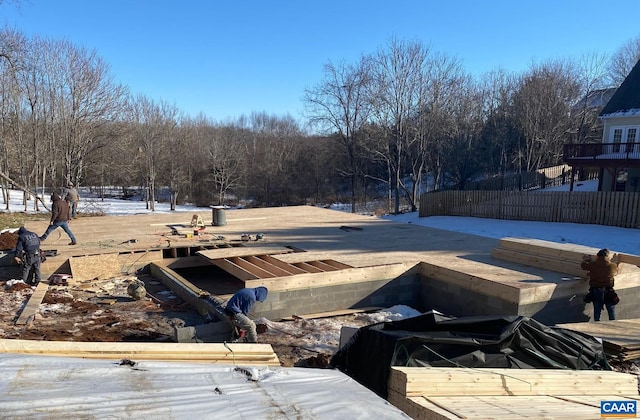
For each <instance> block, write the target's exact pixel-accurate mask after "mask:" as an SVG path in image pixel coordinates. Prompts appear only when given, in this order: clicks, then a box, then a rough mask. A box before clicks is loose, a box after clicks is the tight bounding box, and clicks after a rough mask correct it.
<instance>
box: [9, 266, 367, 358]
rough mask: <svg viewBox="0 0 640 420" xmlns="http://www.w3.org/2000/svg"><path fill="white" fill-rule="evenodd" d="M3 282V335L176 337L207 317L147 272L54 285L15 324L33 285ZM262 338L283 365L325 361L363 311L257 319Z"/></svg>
mask: <svg viewBox="0 0 640 420" xmlns="http://www.w3.org/2000/svg"><path fill="white" fill-rule="evenodd" d="M136 279H140V280H142V281H143V282H144V283H145V288H146V289H147V292H148V294H147V297H146V298H144V299H142V300H135V299H133V298H132V297H130V296H129V295H128V293H127V287H128V285H129V284H130V283H131V282H133V281H135V280H136ZM0 285H3V287H0V338H10V339H29V340H50V341H98V342H99V341H104V342H108V341H111V342H121V341H129V342H131V341H138V342H151V341H154V342H158V341H160V342H163V341H164V342H173V341H175V338H174V337H175V334H174V331H175V328H176V327H186V326H194V325H200V324H205V323H207V320H206V319H205V318H204V317H203V316H201V315H200V314H199V313H198V312H196V311H195V310H193V309H192V308H190V307H189V306H188V305H187V304H186V303H185V302H183V301H182V299H180V298H179V297H177V296H176V295H174V294H173V293H172V292H171V291H170V290H169V289H167V288H166V287H165V286H164V285H162V283H160V282H159V281H157V280H155V279H153V278H152V277H150V276H148V275H140V276H128V277H121V278H112V279H107V280H92V281H87V282H80V283H78V284H74V283H73V282H71V283H70V284H68V285H61V286H54V285H50V286H49V289H48V290H47V292H46V294H45V296H44V298H43V300H42V303H41V304H40V307H39V310H38V313H37V314H36V316H35V319H34V320H33V321H32V322H30V323H28V324H27V325H15V321H16V320H17V319H18V317H19V315H20V312H21V311H22V309H23V308H24V306H25V305H26V304H27V302H28V300H29V298H30V297H31V295H32V294H33V291H34V288H32V287H30V286H28V285H26V284H24V283H23V282H21V281H19V280H9V281H5V282H4V284H3V283H0ZM256 323H257V324H258V332H259V339H258V341H259V342H260V343H266V344H271V345H272V347H273V349H274V352H275V353H276V354H277V355H278V358H279V359H280V363H281V365H282V366H286V367H291V366H300V367H316V368H322V367H326V366H327V365H328V363H329V361H330V359H331V356H332V355H333V353H335V351H336V350H337V349H338V345H339V338H340V328H341V326H342V325H345V324H346V325H351V326H362V325H366V324H368V323H371V321H370V320H367V319H366V318H364V317H362V316H360V317H359V316H358V315H348V316H343V317H340V318H333V319H318V320H304V319H296V320H294V321H290V322H273V321H270V320H266V319H258V320H256Z"/></svg>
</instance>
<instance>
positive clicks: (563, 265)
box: [491, 248, 587, 277]
mask: <svg viewBox="0 0 640 420" xmlns="http://www.w3.org/2000/svg"><path fill="white" fill-rule="evenodd" d="M491 256H492V257H493V258H496V259H499V260H503V261H511V262H515V263H518V264H523V265H528V266H530V267H538V268H543V269H545V270H549V271H555V272H558V273H562V274H571V275H573V276H578V277H586V276H587V272H586V271H585V270H583V269H582V268H581V267H580V262H581V261H582V259H580V260H578V261H575V260H574V261H563V260H558V259H553V258H549V257H545V256H541V255H536V254H529V253H525V252H521V251H514V250H510V249H502V248H494V249H493V250H492V251H491Z"/></svg>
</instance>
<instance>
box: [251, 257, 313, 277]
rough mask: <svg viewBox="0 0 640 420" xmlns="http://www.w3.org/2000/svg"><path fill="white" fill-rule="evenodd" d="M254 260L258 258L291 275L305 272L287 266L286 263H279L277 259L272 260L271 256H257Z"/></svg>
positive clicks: (293, 266) (290, 265)
mask: <svg viewBox="0 0 640 420" xmlns="http://www.w3.org/2000/svg"><path fill="white" fill-rule="evenodd" d="M256 258H259V259H261V260H263V261H265V262H266V263H267V264H270V265H274V266H276V267H278V268H280V269H281V270H283V271H285V272H287V273H289V274H291V275H293V274H304V273H306V271H304V270H302V269H301V268H299V267H296V266H295V265H293V264H289V263H288V262H285V261H281V260H280V259H278V258H274V257H272V256H271V255H257V256H256Z"/></svg>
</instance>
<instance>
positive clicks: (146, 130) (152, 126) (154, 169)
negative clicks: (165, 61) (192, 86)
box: [130, 95, 178, 211]
mask: <svg viewBox="0 0 640 420" xmlns="http://www.w3.org/2000/svg"><path fill="white" fill-rule="evenodd" d="M130 111H131V118H132V123H133V125H134V126H135V131H134V136H135V138H136V140H137V142H138V149H137V150H138V153H141V154H142V156H143V159H144V162H145V164H144V177H145V179H144V180H143V183H144V185H145V187H146V193H147V194H146V200H147V208H148V209H150V210H152V211H155V202H156V198H157V192H156V188H157V184H156V182H157V180H158V176H159V175H160V170H161V167H162V162H163V160H166V159H169V160H171V159H177V158H178V157H177V156H175V155H173V156H172V155H169V154H168V153H167V143H168V141H169V139H170V138H171V137H172V136H173V135H174V134H175V130H176V127H177V124H178V122H177V116H178V109H177V108H176V107H175V106H173V105H169V104H168V103H166V102H163V101H161V102H160V103H155V102H154V101H152V100H150V99H149V98H147V97H145V96H143V95H138V96H137V97H136V98H135V99H133V100H132V101H131V107H130Z"/></svg>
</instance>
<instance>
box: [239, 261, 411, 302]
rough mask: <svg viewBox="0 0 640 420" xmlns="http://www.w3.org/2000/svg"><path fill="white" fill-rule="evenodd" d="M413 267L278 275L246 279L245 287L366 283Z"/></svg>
mask: <svg viewBox="0 0 640 420" xmlns="http://www.w3.org/2000/svg"><path fill="white" fill-rule="evenodd" d="M414 269H415V270H417V269H418V267H417V265H416V264H415V263H402V264H389V265H380V266H373V267H363V268H351V269H347V270H342V271H341V272H340V275H339V276H336V274H335V272H329V273H325V272H320V273H305V274H298V275H295V276H289V277H278V278H275V279H258V280H246V281H245V287H258V286H265V287H266V288H268V289H269V290H298V289H308V288H310V287H323V286H335V285H339V284H357V283H366V282H371V281H377V280H388V281H392V280H393V279H394V278H397V277H400V276H403V275H410V274H411V272H412V271H411V270H414ZM354 303H355V302H354Z"/></svg>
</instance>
